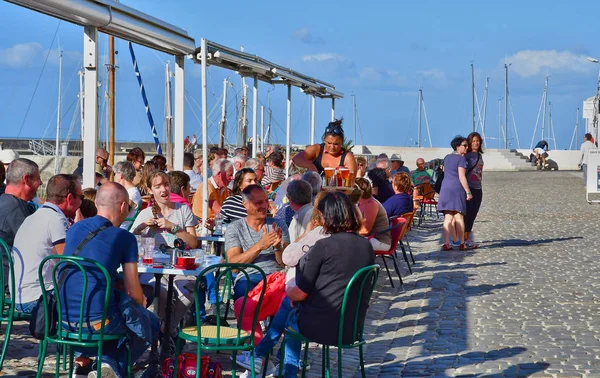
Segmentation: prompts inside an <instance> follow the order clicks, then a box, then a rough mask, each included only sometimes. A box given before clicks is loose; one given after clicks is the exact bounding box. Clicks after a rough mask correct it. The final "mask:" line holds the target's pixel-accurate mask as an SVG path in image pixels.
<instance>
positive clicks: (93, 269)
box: [38, 255, 112, 342]
mask: <svg viewBox="0 0 600 378" xmlns="http://www.w3.org/2000/svg"><path fill="white" fill-rule="evenodd" d="M47 264H54V266H53V267H51V268H50V269H51V272H52V276H51V277H52V288H53V291H54V297H55V298H56V310H57V313H58V324H59V329H60V327H61V325H62V324H63V320H65V321H66V319H63V318H64V315H63V309H68V306H67V305H66V302H65V294H66V292H67V291H69V292H71V293H72V292H73V290H74V288H73V287H68V288H67V285H66V283H67V279H68V278H69V277H72V276H73V274H75V273H77V272H79V273H81V274H82V277H83V286H82V287H81V299H80V301H79V315H78V316H77V318H76V319H72V318H70V319H69V320H70V322H71V323H77V324H80V325H81V326H80V327H78V328H77V329H76V330H74V331H72V333H76V334H77V341H79V342H82V341H85V340H84V336H85V335H86V334H87V333H89V331H88V329H87V324H88V322H87V319H86V316H85V310H86V309H87V308H88V305H89V303H88V302H89V299H90V297H91V296H92V294H93V295H102V293H100V292H98V291H97V290H96V287H90V286H89V277H90V276H94V278H95V279H99V278H104V281H105V282H106V287H105V290H104V305H103V310H102V319H101V323H100V329H99V330H98V331H99V332H96V333H98V334H99V335H100V337H102V338H103V337H104V326H105V323H106V312H107V310H108V302H109V301H110V297H111V294H112V283H111V278H110V274H109V273H108V271H107V270H106V268H105V267H104V266H102V264H100V263H98V262H97V261H94V260H91V259H88V258H85V257H79V256H61V255H50V256H47V257H45V258H44V259H43V260H42V262H41V263H40V267H39V269H38V277H39V280H40V282H44V274H43V273H44V271H46V270H47V267H46V265H47ZM61 280H62V281H64V282H60V281H61ZM40 286H41V289H42V297H43V299H44V313H45V314H44V315H45V316H46V317H45V319H50V317H49V311H52V309H50V308H49V306H48V292H47V290H46V288H45V286H44V285H40ZM88 288H90V289H91V290H92V292H91V293H88ZM49 327H50V325H49V324H45V334H46V335H48V333H49ZM60 334H61V333H60V332H58V334H57V338H61V336H60Z"/></svg>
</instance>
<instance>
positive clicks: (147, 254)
mask: <svg viewBox="0 0 600 378" xmlns="http://www.w3.org/2000/svg"><path fill="white" fill-rule="evenodd" d="M142 246H143V249H144V257H143V259H142V262H143V263H144V264H152V258H153V256H154V238H153V237H143V238H142Z"/></svg>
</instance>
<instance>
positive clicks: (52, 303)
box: [29, 224, 109, 340]
mask: <svg viewBox="0 0 600 378" xmlns="http://www.w3.org/2000/svg"><path fill="white" fill-rule="evenodd" d="M108 227H109V226H108V225H106V224H104V225H102V226H100V227H99V228H98V229H96V230H95V231H90V232H89V233H88V234H87V236H86V237H85V239H83V240H82V241H81V243H79V245H78V246H77V248H75V250H74V251H73V255H72V256H77V255H79V254H80V253H81V250H82V249H83V248H84V247H85V246H86V245H87V243H89V242H90V240H92V239H93V238H94V236H96V235H98V234H99V233H100V232H102V231H104V230H105V229H107V228H108ZM66 278H67V271H66V269H64V268H63V269H62V271H61V272H60V276H59V278H58V283H57V286H58V288H60V287H61V286H62V284H63V283H64V282H65V279H66ZM43 290H45V289H43ZM46 298H47V299H48V318H49V319H46V311H44V295H43V294H42V295H40V297H39V298H38V300H37V301H36V303H35V306H34V307H33V309H32V310H31V320H30V321H29V333H30V334H31V336H33V337H34V338H36V339H38V340H43V339H44V337H45V335H46V328H45V324H46V322H48V336H54V335H56V332H57V329H58V325H57V323H58V310H57V308H58V305H57V299H56V293H55V292H54V291H47V292H46Z"/></svg>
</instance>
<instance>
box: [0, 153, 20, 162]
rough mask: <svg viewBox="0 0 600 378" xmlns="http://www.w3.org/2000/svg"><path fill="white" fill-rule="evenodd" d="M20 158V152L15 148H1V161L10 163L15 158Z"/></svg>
mask: <svg viewBox="0 0 600 378" xmlns="http://www.w3.org/2000/svg"><path fill="white" fill-rule="evenodd" d="M18 158H19V154H18V153H16V152H15V151H14V150H0V161H1V162H2V163H4V164H10V163H12V161H13V160H15V159H18Z"/></svg>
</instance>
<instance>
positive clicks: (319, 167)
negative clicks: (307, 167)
mask: <svg viewBox="0 0 600 378" xmlns="http://www.w3.org/2000/svg"><path fill="white" fill-rule="evenodd" d="M323 150H325V143H321V144H319V154H318V155H317V157H316V159H315V160H314V161H313V164H314V165H315V167H317V170H318V171H320V172H319V174H320V173H322V172H323V164H322V163H321V160H322V158H323Z"/></svg>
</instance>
